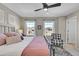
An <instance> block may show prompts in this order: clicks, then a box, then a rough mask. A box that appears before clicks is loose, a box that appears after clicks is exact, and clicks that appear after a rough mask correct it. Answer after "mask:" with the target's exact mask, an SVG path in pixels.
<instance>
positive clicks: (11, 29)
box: [0, 24, 15, 33]
mask: <svg viewBox="0 0 79 59" xmlns="http://www.w3.org/2000/svg"><path fill="white" fill-rule="evenodd" d="M4 32H15V27H14V26H10V25H1V24H0V33H4Z"/></svg>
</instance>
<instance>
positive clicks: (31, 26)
mask: <svg viewBox="0 0 79 59" xmlns="http://www.w3.org/2000/svg"><path fill="white" fill-rule="evenodd" d="M26 27H27V35H33V36H34V35H35V21H26Z"/></svg>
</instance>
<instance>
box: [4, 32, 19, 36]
mask: <svg viewBox="0 0 79 59" xmlns="http://www.w3.org/2000/svg"><path fill="white" fill-rule="evenodd" d="M4 34H5V35H6V36H8V37H11V36H16V35H18V33H16V32H8V33H4Z"/></svg>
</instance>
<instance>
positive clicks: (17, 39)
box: [6, 36, 21, 44]
mask: <svg viewBox="0 0 79 59" xmlns="http://www.w3.org/2000/svg"><path fill="white" fill-rule="evenodd" d="M20 41H21V38H20V36H11V37H7V38H6V44H13V43H17V42H20Z"/></svg>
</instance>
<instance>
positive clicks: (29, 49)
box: [0, 25, 49, 56]
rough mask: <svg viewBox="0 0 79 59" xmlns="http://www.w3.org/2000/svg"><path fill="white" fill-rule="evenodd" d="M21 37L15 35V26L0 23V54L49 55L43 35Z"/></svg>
mask: <svg viewBox="0 0 79 59" xmlns="http://www.w3.org/2000/svg"><path fill="white" fill-rule="evenodd" d="M23 38H24V39H22V38H21V36H20V35H17V33H16V32H15V27H12V26H6V25H0V56H49V49H48V44H47V43H46V41H45V39H44V37H43V36H34V37H27V36H26V37H23Z"/></svg>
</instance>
